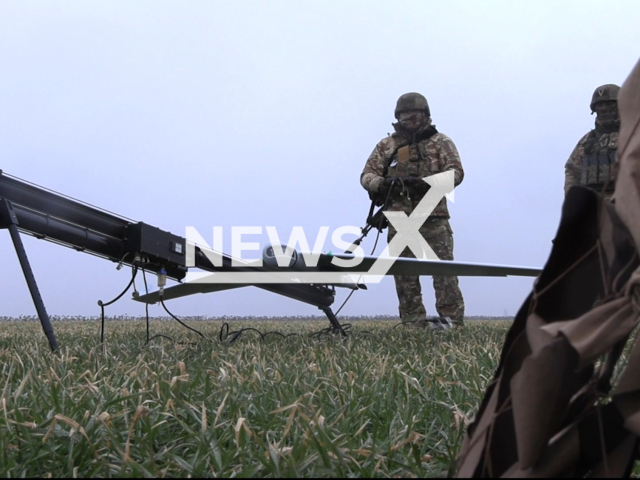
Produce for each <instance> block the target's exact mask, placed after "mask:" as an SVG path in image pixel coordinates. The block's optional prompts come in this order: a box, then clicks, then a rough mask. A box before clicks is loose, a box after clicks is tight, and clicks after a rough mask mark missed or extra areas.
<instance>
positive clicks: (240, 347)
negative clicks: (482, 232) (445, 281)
mask: <svg viewBox="0 0 640 480" xmlns="http://www.w3.org/2000/svg"><path fill="white" fill-rule="evenodd" d="M192 325H193V326H196V327H197V328H199V329H200V330H202V331H203V332H204V333H205V335H206V336H207V337H208V338H211V339H213V340H212V341H211V342H206V341H202V340H201V339H199V337H197V336H196V335H195V334H193V333H191V332H188V331H186V330H184V329H183V328H182V327H180V326H179V325H177V324H175V323H169V322H164V321H154V322H152V333H163V334H166V335H170V336H171V337H173V338H174V339H175V340H176V341H177V342H183V343H174V342H171V341H168V340H165V339H157V340H154V341H153V342H152V343H151V344H150V345H148V346H147V345H145V338H146V337H145V327H144V322H143V321H135V322H134V321H127V322H113V321H112V322H109V323H108V324H107V343H106V347H105V348H104V349H103V348H102V347H100V346H99V345H98V341H99V325H98V322H55V323H54V328H55V330H56V334H57V337H58V343H59V344H60V346H61V353H60V355H57V356H56V355H53V354H51V353H50V352H49V347H48V344H47V343H46V340H45V338H44V335H43V334H42V330H41V328H40V325H39V324H38V323H37V322H0V476H3V477H23V476H45V477H46V476H53V477H72V476H101V477H137V476H160V477H164V476H172V477H175V476H240V477H248V476H260V477H265V476H272V477H282V476H291V477H293V476H307V477H308V476H315V477H318V476H332V477H334V476H341V477H342V476H357V477H387V476H439V477H445V476H447V475H450V474H451V473H452V472H453V471H454V470H455V459H456V456H457V453H458V451H459V448H460V445H461V441H462V435H463V432H464V428H465V425H466V423H467V422H468V419H470V418H473V415H474V414H475V411H476V409H477V406H478V403H479V401H480V400H481V398H482V395H483V393H484V388H485V386H486V384H487V382H488V381H489V379H491V378H492V375H493V371H494V369H495V368H496V366H497V361H498V358H499V353H500V349H501V346H502V344H503V342H504V336H505V334H506V331H507V329H508V327H509V323H508V322H468V326H467V328H466V329H465V330H464V331H463V332H447V333H432V332H429V331H422V330H420V331H418V330H408V329H404V328H392V327H393V325H394V323H393V322H388V321H384V322H382V321H377V322H376V321H359V322H355V323H354V326H353V329H352V330H351V333H352V335H351V336H350V337H349V338H348V339H346V340H342V339H340V338H339V337H334V336H320V337H316V338H309V337H308V336H293V337H288V338H285V339H283V338H280V337H277V336H269V337H267V339H266V340H265V341H262V342H261V341H260V340H259V337H258V335H257V334H255V333H252V332H248V333H246V334H245V335H243V336H242V337H240V338H239V339H238V341H237V342H236V343H234V344H233V345H225V344H222V343H220V342H219V340H218V339H217V337H218V333H219V331H220V327H221V322H193V323H192ZM249 326H251V327H256V328H258V329H259V330H260V331H262V332H265V331H269V330H278V331H281V332H283V333H292V332H297V333H303V334H308V333H311V332H314V331H317V330H319V329H321V328H324V327H325V326H327V322H326V321H322V322H320V321H298V322H266V321H259V322H258V321H235V322H233V325H232V329H235V328H238V327H249ZM365 331H366V332H369V333H365Z"/></svg>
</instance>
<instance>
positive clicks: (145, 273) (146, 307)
mask: <svg viewBox="0 0 640 480" xmlns="http://www.w3.org/2000/svg"><path fill="white" fill-rule="evenodd" d="M142 279H143V280H144V293H145V295H149V286H148V285H147V272H146V270H145V269H144V267H143V268H142ZM144 312H145V316H146V320H147V345H148V344H149V342H150V338H149V303H147V302H145V304H144Z"/></svg>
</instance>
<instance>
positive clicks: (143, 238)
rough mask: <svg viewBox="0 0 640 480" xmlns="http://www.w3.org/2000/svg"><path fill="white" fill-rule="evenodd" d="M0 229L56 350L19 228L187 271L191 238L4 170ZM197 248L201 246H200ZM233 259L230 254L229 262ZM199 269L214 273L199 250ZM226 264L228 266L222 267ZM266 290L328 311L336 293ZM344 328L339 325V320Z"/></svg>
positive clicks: (174, 273)
mask: <svg viewBox="0 0 640 480" xmlns="http://www.w3.org/2000/svg"><path fill="white" fill-rule="evenodd" d="M0 228H6V229H8V230H9V232H10V234H11V238H12V240H13V243H14V246H15V248H16V253H17V255H18V259H19V261H20V264H21V266H22V270H23V273H24V275H25V279H26V281H27V284H28V286H29V290H30V292H31V296H32V298H33V301H34V304H35V306H36V310H37V311H38V316H39V318H40V322H41V323H42V326H43V329H44V331H45V334H46V335H47V338H48V339H49V344H50V345H51V348H52V350H54V351H55V350H57V344H56V341H55V336H54V335H53V329H52V328H51V324H50V322H49V318H48V315H47V313H46V310H45V308H44V303H43V301H42V298H41V296H40V293H39V291H38V288H37V285H36V282H35V277H34V275H33V272H32V271H31V267H30V265H29V261H28V259H27V255H26V251H25V249H24V245H23V244H22V240H21V239H20V236H19V233H18V232H23V233H26V234H29V235H32V236H34V237H36V238H39V239H44V240H47V241H50V242H54V243H58V244H60V245H64V246H67V247H70V248H73V249H75V250H77V251H81V252H86V253H91V254H94V255H97V256H99V257H102V258H105V259H108V260H111V261H113V262H117V263H123V264H127V265H131V266H133V265H138V266H142V267H144V269H145V270H148V271H152V272H155V273H158V272H159V271H160V270H161V269H164V270H165V271H166V273H167V276H169V277H170V278H173V279H175V280H178V281H180V280H182V279H183V278H184V277H185V275H186V273H187V267H186V265H185V260H186V258H185V249H186V240H185V239H184V238H183V237H180V236H178V235H174V234H172V233H170V232H166V231H164V230H160V229H159V228H156V227H153V226H151V225H148V224H146V223H143V222H135V221H133V220H129V219H126V218H124V217H121V216H118V215H116V214H113V213H111V212H107V211H105V210H102V209H100V208H97V207H94V206H92V205H88V204H86V203H83V202H80V201H78V200H75V199H73V198H70V197H66V196H64V195H61V194H59V193H56V192H53V191H50V190H47V189H45V188H42V187H40V186H37V185H34V184H31V183H29V182H25V181H24V180H20V179H18V178H16V177H13V176H10V175H7V174H6V173H3V172H2V170H0ZM196 248H197V247H196ZM228 261H229V258H228V257H226V258H225V263H227V262H228ZM195 263H196V265H195V266H196V267H198V268H202V269H204V270H209V271H214V270H215V269H216V268H215V267H213V265H211V263H210V262H209V261H208V260H207V258H206V256H205V255H203V254H201V253H200V252H198V253H197V254H196V257H195ZM223 268H225V267H223ZM257 286H258V287H260V288H263V289H265V290H267V291H270V292H273V293H277V294H279V295H283V296H286V297H289V298H292V299H294V300H298V301H301V302H304V303H308V304H311V305H314V306H317V307H318V308H320V309H322V310H323V311H325V313H327V311H329V313H327V315H328V316H329V319H330V320H331V322H332V324H334V326H335V324H336V322H337V320H336V321H334V319H332V315H330V309H329V306H330V305H331V304H332V303H333V300H334V297H333V292H332V291H331V290H329V289H326V288H323V287H318V286H314V285H287V284H283V285H274V284H272V285H264V286H263V285H257ZM337 326H338V327H339V324H337Z"/></svg>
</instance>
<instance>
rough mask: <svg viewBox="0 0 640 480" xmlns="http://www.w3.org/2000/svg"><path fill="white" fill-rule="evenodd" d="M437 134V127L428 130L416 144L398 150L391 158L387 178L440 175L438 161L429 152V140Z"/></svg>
mask: <svg viewBox="0 0 640 480" xmlns="http://www.w3.org/2000/svg"><path fill="white" fill-rule="evenodd" d="M436 133H438V131H437V130H436V129H435V127H431V128H428V129H427V130H425V132H424V133H423V135H421V136H420V138H416V141H415V142H414V143H412V144H411V145H404V146H402V147H400V148H398V149H397V150H396V151H395V152H394V154H393V156H392V157H391V163H390V165H389V168H388V170H387V176H390V177H417V178H422V177H427V176H429V175H434V174H436V173H439V171H440V166H439V162H438V159H437V158H432V157H430V156H429V152H428V151H427V144H428V140H429V139H430V138H431V137H433V136H434V135H435V134H436Z"/></svg>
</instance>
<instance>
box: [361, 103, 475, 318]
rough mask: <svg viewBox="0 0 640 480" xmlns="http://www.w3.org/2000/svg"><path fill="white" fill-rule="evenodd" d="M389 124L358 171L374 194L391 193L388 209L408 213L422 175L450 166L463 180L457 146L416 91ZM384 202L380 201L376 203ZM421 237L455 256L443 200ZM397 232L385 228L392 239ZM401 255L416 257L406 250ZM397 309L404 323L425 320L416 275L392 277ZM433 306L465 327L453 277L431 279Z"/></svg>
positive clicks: (422, 186)
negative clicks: (388, 132)
mask: <svg viewBox="0 0 640 480" xmlns="http://www.w3.org/2000/svg"><path fill="white" fill-rule="evenodd" d="M395 117H396V119H397V120H398V122H397V123H394V124H393V127H394V130H395V133H393V134H391V135H389V136H388V137H387V138H384V139H383V140H381V141H380V142H379V143H378V144H377V145H376V147H375V148H374V149H373V152H372V153H371V155H370V156H369V159H368V160H367V163H366V165H365V167H364V170H363V171H362V174H361V175H360V183H361V184H362V186H363V187H364V188H365V190H367V191H368V192H369V194H370V195H372V196H373V198H375V196H378V197H377V198H386V197H387V195H389V206H388V210H391V211H403V212H405V213H406V214H407V215H410V214H411V212H412V211H413V209H414V208H415V207H416V206H417V205H418V203H419V202H420V200H422V198H423V197H424V195H425V194H426V192H427V190H428V189H429V185H428V184H427V183H426V182H424V180H422V178H424V177H428V176H430V175H435V174H437V173H441V172H445V171H447V170H452V171H453V172H454V177H455V180H454V182H455V186H458V185H459V184H460V183H461V182H462V179H463V178H464V171H463V170H462V163H461V162H460V156H459V155H458V151H457V149H456V146H455V145H454V143H453V142H452V141H451V139H450V138H449V137H447V136H446V135H444V134H442V133H439V132H438V131H437V130H436V128H435V125H433V124H432V121H431V112H430V110H429V104H428V103H427V100H426V98H425V97H424V96H422V95H420V94H419V93H406V94H404V95H402V96H401V97H400V98H399V99H398V102H397V105H396V110H395ZM380 204H382V202H380ZM420 233H421V235H422V236H423V237H424V238H425V240H426V241H427V242H428V244H429V246H430V247H431V248H432V249H433V251H434V252H435V253H436V255H437V256H438V258H440V259H441V260H453V231H452V230H451V226H450V225H449V211H448V209H447V200H446V198H442V200H441V201H440V203H439V204H438V205H437V206H436V208H435V209H434V210H433V212H432V214H431V215H430V216H429V218H428V219H427V220H426V222H425V223H424V224H423V225H422V227H421V228H420ZM395 234H396V230H395V229H394V228H393V226H390V227H389V234H388V238H387V240H388V241H389V242H390V241H391V240H392V239H393V237H394V235H395ZM401 256H403V257H414V255H413V253H412V252H411V250H409V249H408V248H406V249H405V250H404V252H403V253H402V254H401ZM394 280H395V284H396V291H397V293H398V300H399V304H400V305H399V312H400V317H401V318H402V321H403V322H408V323H409V322H419V321H425V320H426V319H427V312H426V309H425V307H424V303H423V301H422V290H421V286H420V277H418V276H414V275H395V276H394ZM433 287H434V289H435V294H436V310H437V312H438V314H439V315H440V316H441V317H449V318H450V319H451V320H452V321H453V323H454V325H455V326H459V327H462V326H463V325H464V300H463V298H462V292H461V291H460V287H459V286H458V278H457V277H455V276H438V275H434V277H433Z"/></svg>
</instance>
